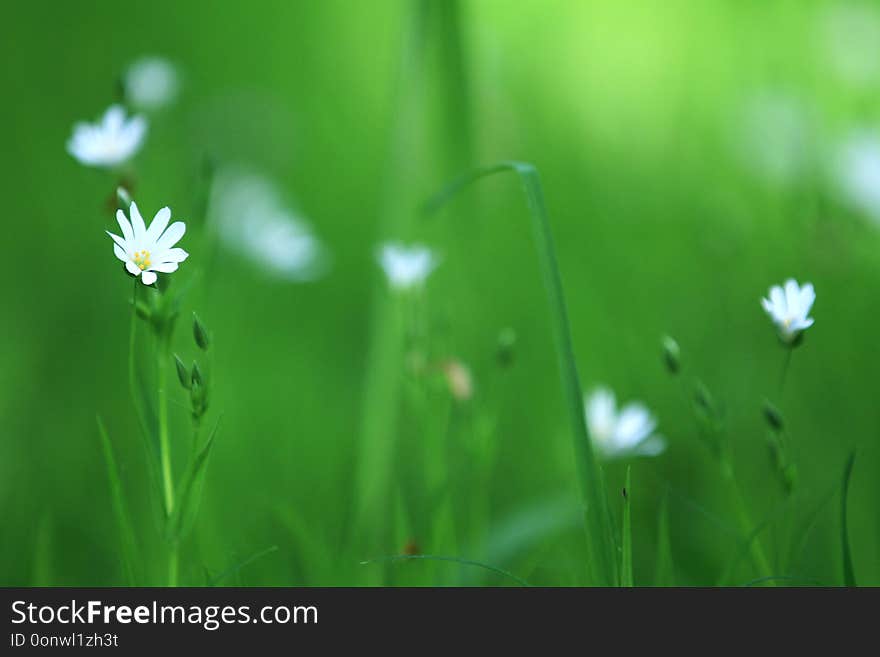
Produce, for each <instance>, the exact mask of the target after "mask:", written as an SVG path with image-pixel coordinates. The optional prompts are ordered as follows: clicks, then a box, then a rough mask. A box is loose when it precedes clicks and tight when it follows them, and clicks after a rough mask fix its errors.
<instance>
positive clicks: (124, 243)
mask: <svg viewBox="0 0 880 657" xmlns="http://www.w3.org/2000/svg"><path fill="white" fill-rule="evenodd" d="M129 215H130V216H131V222H130V223H129V220H128V218H126V216H125V213H124V212H123V211H122V210H117V211H116V221H117V222H118V223H119V229H120V230H121V231H122V237H119V235H114V234H113V233H111V232H110V231H107V234H108V235H109V236H110V237H111V238H112V239H113V242H114V244H113V253H114V254H116V257H117V258H119V259H120V260H121V261H122V262H124V263H125V268H126V269H127V270H128V273H129V274H131V275H132V276H140V277H141V282H142V283H143V284H144V285H152V284H153V283H155V282H156V279H157V278H158V276H156V272H159V273H162V274H170V273H171V272H174V271H177V267H178V264H179V263H181V262H183V261H184V260H186V259H187V258H188V257H189V254H188V253H187V252H186V251H184V250H183V249H180V248H173V247H174V245H175V244H177V242H179V241H180V238H181V237H183V234H184V233H185V232H186V225H185V224H184V223H183V222H182V221H175V222H174V223H173V224H171V225H170V226H169V225H168V222H169V221H170V220H171V210H169V209H168V208H162V209H161V210H159V211H158V212H157V213H156V216H155V217H154V218H153V221H152V222H150V227H149V228H147V227H146V226H145V225H144V219H143V217H141V213H140V212H139V211H138V207H137V205H136V204H135V203H134V202H132V204H131V208H130V210H129Z"/></svg>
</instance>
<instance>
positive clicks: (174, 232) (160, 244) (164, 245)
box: [156, 221, 186, 249]
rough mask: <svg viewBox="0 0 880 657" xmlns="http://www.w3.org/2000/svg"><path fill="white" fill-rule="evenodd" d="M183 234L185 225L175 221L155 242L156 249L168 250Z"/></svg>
mask: <svg viewBox="0 0 880 657" xmlns="http://www.w3.org/2000/svg"><path fill="white" fill-rule="evenodd" d="M184 233H186V224H184V223H183V222H182V221H175V222H174V223H173V224H171V225H170V226H169V227H168V230H166V231H165V232H164V233H163V234H162V236H161V237H160V238H159V239H158V240H157V241H156V247H157V248H159V249H170V248H171V247H172V246H174V245H175V244H177V243H178V242H179V241H180V238H181V237H183V235H184Z"/></svg>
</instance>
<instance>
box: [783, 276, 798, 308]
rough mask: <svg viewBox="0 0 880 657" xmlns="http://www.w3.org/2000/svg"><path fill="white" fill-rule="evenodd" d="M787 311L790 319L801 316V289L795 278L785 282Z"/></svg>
mask: <svg viewBox="0 0 880 657" xmlns="http://www.w3.org/2000/svg"><path fill="white" fill-rule="evenodd" d="M785 309H786V314H787V315H788V316H789V317H797V316H798V315H800V314H801V288H800V287H799V286H798V284H797V281H796V280H794V279H793V278H789V279H788V280H787V281H785Z"/></svg>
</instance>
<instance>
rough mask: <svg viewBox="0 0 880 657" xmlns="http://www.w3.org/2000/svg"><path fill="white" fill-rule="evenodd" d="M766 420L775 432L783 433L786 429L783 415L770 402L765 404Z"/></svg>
mask: <svg viewBox="0 0 880 657" xmlns="http://www.w3.org/2000/svg"><path fill="white" fill-rule="evenodd" d="M764 419H765V420H766V421H767V424H768V425H769V426H770V428H771V429H773V431H777V432H778V431H782V430H783V429H784V428H785V421H784V420H783V419H782V413H780V412H779V409H778V408H776V407H775V406H774V405H773V404H771V403H770V402H769V401H765V402H764Z"/></svg>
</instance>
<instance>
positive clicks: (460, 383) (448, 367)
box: [443, 360, 474, 401]
mask: <svg viewBox="0 0 880 657" xmlns="http://www.w3.org/2000/svg"><path fill="white" fill-rule="evenodd" d="M443 374H444V375H445V376H446V384H447V385H448V386H449V392H451V393H452V396H453V397H454V398H455V399H457V400H458V401H468V400H469V399H470V398H471V397H473V396H474V381H473V378H472V377H471V371H470V370H469V369H468V367H467V365H465V364H464V363H462V362H461V361H458V360H450V361H448V362H446V363H444V364H443Z"/></svg>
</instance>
